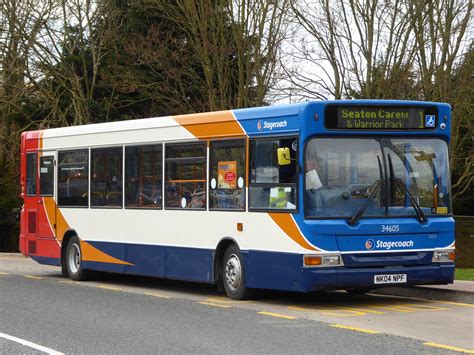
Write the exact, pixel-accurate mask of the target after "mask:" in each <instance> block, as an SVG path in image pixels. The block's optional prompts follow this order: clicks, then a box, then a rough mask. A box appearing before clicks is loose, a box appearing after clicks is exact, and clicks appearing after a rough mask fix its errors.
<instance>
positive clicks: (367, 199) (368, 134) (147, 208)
mask: <svg viewBox="0 0 474 355" xmlns="http://www.w3.org/2000/svg"><path fill="white" fill-rule="evenodd" d="M450 121H451V110H450V106H449V105H448V104H445V103H434V102H417V101H391V100H341V101H339V100H338V101H309V102H304V103H299V104H287V105H278V106H269V107H258V108H248V109H237V110H228V111H220V112H210V113H198V114H188V115H177V116H168V117H155V118H147V119H138V120H130V121H120V122H110V123H99V124H90V125H82V126H76V127H64V128H54V129H45V130H37V131H29V132H24V133H23V134H22V137H21V178H20V182H21V196H22V198H23V200H24V205H23V208H22V211H21V218H20V223H21V231H20V242H19V244H20V250H21V252H22V253H23V254H24V255H26V256H28V257H30V258H32V259H33V260H35V261H37V262H39V263H41V264H49V265H57V266H61V270H62V272H63V273H64V274H67V275H69V277H70V278H71V279H73V280H84V279H86V278H87V277H88V276H90V274H91V272H94V271H99V272H110V273H122V274H133V275H142V276H151V277H158V278H166V279H177V280H187V281H195V282H203V283H210V284H216V285H218V286H219V287H221V289H222V287H223V289H225V291H226V293H227V294H228V296H229V297H230V298H232V299H244V298H248V297H251V295H252V294H253V292H254V291H255V290H256V289H270V290H286V291H298V292H313V291H325V290H346V291H348V292H353V293H363V292H367V291H369V290H372V289H375V288H379V287H389V286H401V285H419V284H448V283H452V282H453V276H454V256H455V244H454V220H453V216H452V207H451V186H450V172H449V159H448V144H449V139H450Z"/></svg>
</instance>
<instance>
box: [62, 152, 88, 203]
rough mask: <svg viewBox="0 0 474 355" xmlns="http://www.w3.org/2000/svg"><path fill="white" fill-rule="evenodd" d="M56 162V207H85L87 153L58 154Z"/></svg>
mask: <svg viewBox="0 0 474 355" xmlns="http://www.w3.org/2000/svg"><path fill="white" fill-rule="evenodd" d="M58 161H59V164H58V206H69V207H75V206H78V207H87V190H88V187H89V186H88V185H89V181H88V177H89V152H88V151H87V150H86V149H83V150H74V151H64V152H59V153H58Z"/></svg>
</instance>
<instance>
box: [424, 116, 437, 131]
mask: <svg viewBox="0 0 474 355" xmlns="http://www.w3.org/2000/svg"><path fill="white" fill-rule="evenodd" d="M435 123H436V119H435V115H426V116H425V127H426V128H434V126H435Z"/></svg>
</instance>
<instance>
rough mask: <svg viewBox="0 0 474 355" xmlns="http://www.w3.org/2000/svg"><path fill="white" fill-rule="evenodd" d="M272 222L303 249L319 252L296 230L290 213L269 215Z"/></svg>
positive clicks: (296, 227)
mask: <svg viewBox="0 0 474 355" xmlns="http://www.w3.org/2000/svg"><path fill="white" fill-rule="evenodd" d="M269 215H270V217H271V218H272V219H273V221H274V222H275V223H276V224H278V227H280V228H281V229H282V230H283V231H284V232H285V233H286V234H287V235H288V236H289V237H290V238H291V239H293V240H294V241H295V242H296V243H298V244H299V245H301V246H302V247H303V248H305V249H309V250H319V249H317V248H315V247H313V246H312V245H311V244H309V243H308V242H307V241H306V239H304V237H303V235H302V234H301V232H300V231H299V229H298V226H297V225H296V223H295V221H294V220H293V218H292V217H291V214H290V213H269Z"/></svg>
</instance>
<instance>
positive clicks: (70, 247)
mask: <svg viewBox="0 0 474 355" xmlns="http://www.w3.org/2000/svg"><path fill="white" fill-rule="evenodd" d="M65 261H66V270H67V274H68V276H69V278H71V279H72V280H74V281H82V280H85V279H86V278H87V275H88V273H87V270H84V267H83V263H82V252H81V243H80V241H79V238H78V237H77V236H74V237H72V238H71V239H69V243H68V244H67V247H66V260H65Z"/></svg>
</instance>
